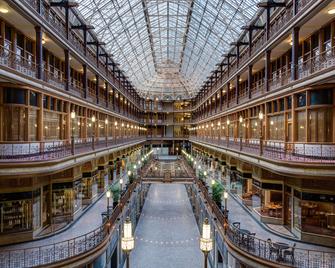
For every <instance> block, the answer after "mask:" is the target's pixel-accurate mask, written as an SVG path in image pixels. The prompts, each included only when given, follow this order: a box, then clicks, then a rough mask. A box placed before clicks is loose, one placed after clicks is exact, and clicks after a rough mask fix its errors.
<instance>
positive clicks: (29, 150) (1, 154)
mask: <svg viewBox="0 0 335 268" xmlns="http://www.w3.org/2000/svg"><path fill="white" fill-rule="evenodd" d="M144 139H145V138H144V137H143V138H141V137H132V138H127V139H125V138H121V137H114V138H112V137H109V138H108V139H106V138H100V139H98V138H95V139H94V142H93V139H92V138H76V139H75V142H74V146H73V147H72V144H71V141H70V140H60V141H40V142H15V143H14V142H0V162H13V161H47V160H55V159H60V158H64V157H68V156H70V155H74V154H81V153H86V152H90V151H94V150H97V149H103V148H106V149H107V148H108V147H113V146H120V145H123V144H129V143H133V142H140V141H143V140H144Z"/></svg>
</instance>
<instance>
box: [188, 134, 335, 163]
mask: <svg viewBox="0 0 335 268" xmlns="http://www.w3.org/2000/svg"><path fill="white" fill-rule="evenodd" d="M190 140H193V141H199V142H206V143H209V144H212V145H215V146H221V147H224V148H226V149H231V150H234V151H241V152H245V153H247V154H252V155H260V156H262V157H264V158H268V159H273V160H281V161H289V162H304V163H325V164H332V163H335V144H333V143H326V144H319V143H299V142H281V141H269V140H267V141H265V140H264V141H260V140H257V139H234V138H229V139H227V138H220V139H219V138H208V137H207V138H206V137H198V136H191V137H190Z"/></svg>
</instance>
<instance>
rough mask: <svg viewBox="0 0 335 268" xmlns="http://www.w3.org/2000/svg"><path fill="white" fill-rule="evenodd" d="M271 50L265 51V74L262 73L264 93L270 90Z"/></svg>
mask: <svg viewBox="0 0 335 268" xmlns="http://www.w3.org/2000/svg"><path fill="white" fill-rule="evenodd" d="M270 69H271V50H267V51H266V52H265V72H264V79H265V91H269V90H270V81H269V79H270V77H271V70H270Z"/></svg>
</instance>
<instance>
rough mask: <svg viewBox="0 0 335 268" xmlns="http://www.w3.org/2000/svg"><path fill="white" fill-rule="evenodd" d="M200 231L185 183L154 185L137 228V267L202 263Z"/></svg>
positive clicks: (192, 267) (193, 267) (182, 267)
mask: <svg viewBox="0 0 335 268" xmlns="http://www.w3.org/2000/svg"><path fill="white" fill-rule="evenodd" d="M199 235H200V234H199V231H198V227H197V225H196V221H195V218H194V215H193V213H192V208H191V204H190V202H189V200H188V197H187V193H186V188H185V186H184V185H183V184H152V185H151V186H150V190H149V193H148V197H147V199H146V201H145V205H144V207H143V212H142V214H141V217H140V221H139V223H138V225H137V227H136V230H135V239H136V240H135V249H134V250H133V252H132V253H131V255H130V265H131V267H134V268H157V267H159V268H170V267H171V268H197V267H199V268H200V267H202V265H203V255H202V253H201V251H200V249H199Z"/></svg>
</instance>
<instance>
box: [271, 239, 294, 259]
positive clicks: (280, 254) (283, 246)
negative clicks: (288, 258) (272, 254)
mask: <svg viewBox="0 0 335 268" xmlns="http://www.w3.org/2000/svg"><path fill="white" fill-rule="evenodd" d="M273 247H274V248H276V249H278V257H277V261H283V260H284V258H283V250H284V249H288V248H290V245H288V244H286V243H282V242H276V243H273Z"/></svg>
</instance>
